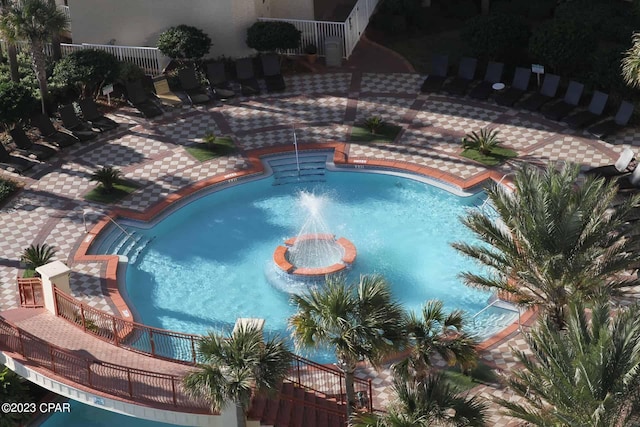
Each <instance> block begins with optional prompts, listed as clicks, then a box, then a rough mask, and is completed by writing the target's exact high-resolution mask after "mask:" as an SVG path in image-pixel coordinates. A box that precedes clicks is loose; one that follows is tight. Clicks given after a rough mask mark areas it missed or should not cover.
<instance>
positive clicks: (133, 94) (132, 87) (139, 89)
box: [126, 80, 163, 119]
mask: <svg viewBox="0 0 640 427" xmlns="http://www.w3.org/2000/svg"><path fill="white" fill-rule="evenodd" d="M126 89H127V101H128V102H129V104H131V105H132V106H134V107H135V108H137V109H138V111H140V112H141V113H142V115H143V116H144V117H145V118H147V119H150V118H153V117H156V116H160V115H162V113H163V111H162V108H160V107H159V106H158V105H157V104H155V103H154V102H153V99H151V98H150V97H149V95H148V94H147V91H145V90H144V87H143V86H142V81H140V80H136V81H133V82H127V83H126Z"/></svg>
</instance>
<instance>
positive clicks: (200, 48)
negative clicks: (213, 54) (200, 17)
mask: <svg viewBox="0 0 640 427" xmlns="http://www.w3.org/2000/svg"><path fill="white" fill-rule="evenodd" d="M211 44H212V43H211V38H210V37H209V36H208V35H207V34H205V33H204V31H202V30H201V29H199V28H196V27H192V26H189V25H178V26H177V27H171V28H169V29H168V30H166V31H165V32H163V33H162V34H160V37H158V43H157V47H158V49H160V52H162V53H163V54H164V55H166V56H168V57H169V58H171V59H177V60H186V61H198V60H200V59H202V57H204V56H205V55H206V54H207V53H209V49H211Z"/></svg>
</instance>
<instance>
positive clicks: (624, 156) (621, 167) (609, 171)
mask: <svg viewBox="0 0 640 427" xmlns="http://www.w3.org/2000/svg"><path fill="white" fill-rule="evenodd" d="M634 157H635V154H634V152H633V151H632V150H631V149H629V148H625V149H624V150H622V153H620V156H619V157H618V160H616V162H615V163H614V164H612V165H606V166H598V167H596V168H591V169H589V170H588V171H586V172H585V175H593V176H595V177H597V178H605V179H606V178H611V177H615V176H620V175H624V174H626V173H630V172H631V168H630V167H629V165H630V164H631V162H632V161H633V158H634Z"/></svg>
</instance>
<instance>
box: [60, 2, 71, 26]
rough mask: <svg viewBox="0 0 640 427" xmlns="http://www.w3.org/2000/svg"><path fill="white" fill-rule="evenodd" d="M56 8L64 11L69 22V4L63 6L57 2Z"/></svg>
mask: <svg viewBox="0 0 640 427" xmlns="http://www.w3.org/2000/svg"><path fill="white" fill-rule="evenodd" d="M58 9H60V10H61V11H62V13H64V14H65V16H66V17H67V20H68V21H69V22H71V11H70V10H69V6H65V5H63V4H59V5H58Z"/></svg>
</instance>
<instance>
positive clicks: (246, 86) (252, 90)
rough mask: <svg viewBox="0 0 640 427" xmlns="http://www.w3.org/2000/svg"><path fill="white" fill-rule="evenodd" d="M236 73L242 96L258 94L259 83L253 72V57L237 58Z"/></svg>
mask: <svg viewBox="0 0 640 427" xmlns="http://www.w3.org/2000/svg"><path fill="white" fill-rule="evenodd" d="M236 75H237V77H238V81H239V82H240V87H241V91H242V94H243V95H244V96H251V95H258V94H259V93H260V85H259V84H258V80H256V77H255V75H254V73H253V59H251V58H241V59H238V60H237V61H236Z"/></svg>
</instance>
